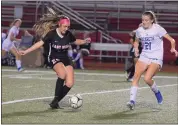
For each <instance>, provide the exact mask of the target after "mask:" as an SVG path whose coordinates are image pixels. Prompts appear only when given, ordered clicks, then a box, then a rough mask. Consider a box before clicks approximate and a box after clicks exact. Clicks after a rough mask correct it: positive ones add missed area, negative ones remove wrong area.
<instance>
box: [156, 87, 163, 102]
mask: <svg viewBox="0 0 178 125" xmlns="http://www.w3.org/2000/svg"><path fill="white" fill-rule="evenodd" d="M155 96H156V99H157V101H158V104H162V103H163V97H162V95H161V92H160V91H159V90H158V92H157V93H155Z"/></svg>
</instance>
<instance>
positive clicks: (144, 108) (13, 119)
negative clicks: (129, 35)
mask: <svg viewBox="0 0 178 125" xmlns="http://www.w3.org/2000/svg"><path fill="white" fill-rule="evenodd" d="M1 78H2V80H1V81H2V124H9V123H16V124H20V123H23V124H25V123H26V124H32V123H36V124H45V123H48V124H50V123H51V124H52V123H58V124H66V123H68V124H70V123H72V124H77V123H79V124H80V123H81V124H93V123H96V124H101V123H109V124H112V123H114V124H121V123H122V124H132V123H133V124H134V123H148V124H149V123H151V124H154V123H156V124H161V123H178V107H177V105H178V75H177V74H167V73H161V74H158V75H157V76H156V77H155V78H154V79H155V80H156V82H157V85H158V86H159V89H160V90H161V92H162V94H163V97H164V102H163V105H158V104H157V102H156V98H155V96H154V94H153V92H152V91H151V90H150V88H149V87H148V86H147V85H146V84H145V83H144V81H143V78H142V79H141V80H140V86H139V87H140V88H139V90H138V94H137V104H136V107H135V110H134V111H130V110H128V109H127V107H126V103H127V102H128V101H129V89H130V87H131V83H130V82H127V81H126V80H125V75H124V72H119V71H118V72H116V71H97V70H90V71H89V70H84V71H82V70H75V85H74V86H73V88H72V89H71V91H70V92H69V94H68V96H66V97H65V98H64V99H63V100H62V101H61V102H60V106H61V107H63V109H57V110H51V109H50V108H49V105H48V104H49V103H50V101H51V100H52V98H53V95H54V89H55V82H56V78H57V77H56V75H55V73H54V72H53V71H52V70H45V69H27V70H26V71H25V72H23V73H18V72H17V71H16V69H15V68H10V67H9V68H8V67H2V76H1ZM76 93H80V94H81V95H82V97H83V101H84V102H83V106H82V107H81V108H80V109H77V110H74V109H72V108H70V107H69V104H68V99H69V96H70V95H72V94H76Z"/></svg>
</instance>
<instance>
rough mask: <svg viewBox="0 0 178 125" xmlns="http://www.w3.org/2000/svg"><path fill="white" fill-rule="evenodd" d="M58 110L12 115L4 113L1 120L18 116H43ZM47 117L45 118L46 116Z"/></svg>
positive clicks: (14, 113) (24, 112) (15, 113)
mask: <svg viewBox="0 0 178 125" xmlns="http://www.w3.org/2000/svg"><path fill="white" fill-rule="evenodd" d="M58 110H60V109H57V110H56V109H47V110H43V111H21V112H20V111H19V112H12V113H4V114H2V118H10V117H18V116H44V117H45V115H44V113H51V112H58ZM46 117H47V116H46Z"/></svg>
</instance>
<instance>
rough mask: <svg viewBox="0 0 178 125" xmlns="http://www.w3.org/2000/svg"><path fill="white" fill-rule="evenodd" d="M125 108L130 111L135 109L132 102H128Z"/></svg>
mask: <svg viewBox="0 0 178 125" xmlns="http://www.w3.org/2000/svg"><path fill="white" fill-rule="evenodd" d="M127 107H128V108H129V109H130V110H134V108H135V102H134V101H133V100H131V101H129V102H128V103H127Z"/></svg>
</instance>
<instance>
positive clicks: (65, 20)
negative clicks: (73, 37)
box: [59, 19, 70, 25]
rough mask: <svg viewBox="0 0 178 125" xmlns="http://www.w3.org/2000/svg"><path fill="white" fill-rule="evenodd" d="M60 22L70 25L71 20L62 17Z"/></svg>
mask: <svg viewBox="0 0 178 125" xmlns="http://www.w3.org/2000/svg"><path fill="white" fill-rule="evenodd" d="M59 24H68V25H70V20H69V19H61V20H60V21H59Z"/></svg>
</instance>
